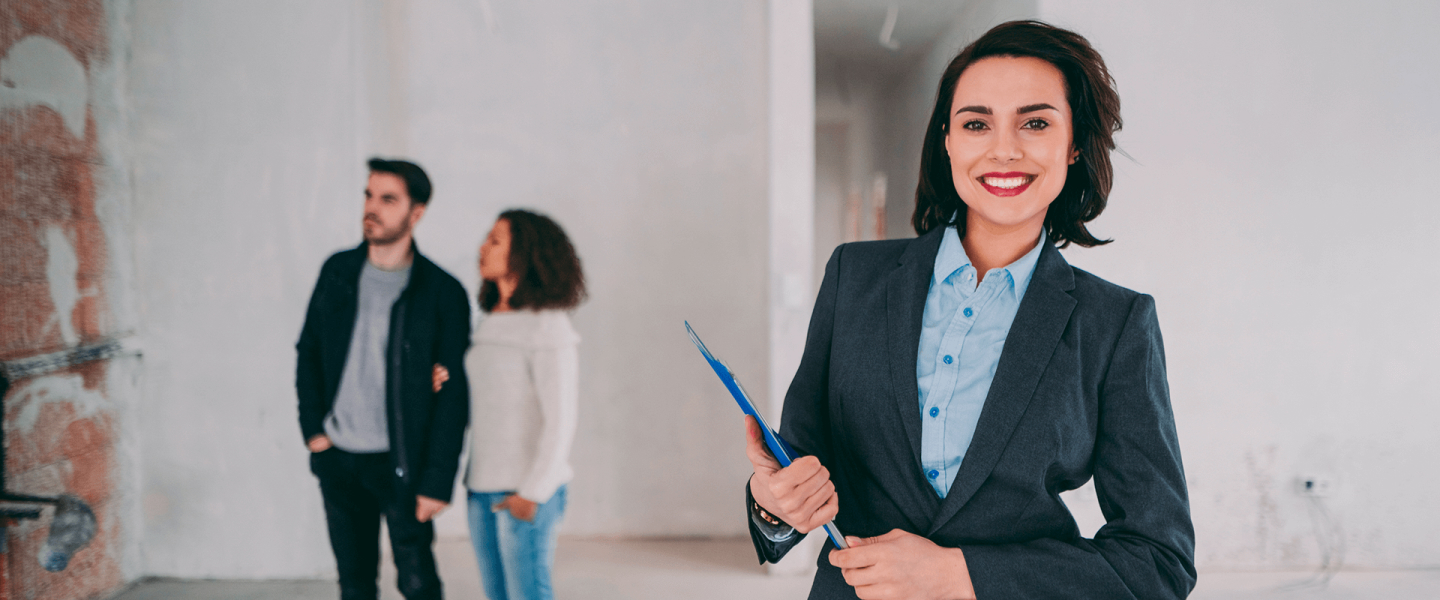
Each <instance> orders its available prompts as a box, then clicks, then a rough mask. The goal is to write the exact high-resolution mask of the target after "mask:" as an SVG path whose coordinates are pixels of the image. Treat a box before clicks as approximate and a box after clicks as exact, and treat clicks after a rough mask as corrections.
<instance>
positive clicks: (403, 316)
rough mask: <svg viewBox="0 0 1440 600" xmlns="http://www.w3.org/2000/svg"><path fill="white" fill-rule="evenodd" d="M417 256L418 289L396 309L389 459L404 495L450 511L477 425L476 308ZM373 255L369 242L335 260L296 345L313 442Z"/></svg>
mask: <svg viewBox="0 0 1440 600" xmlns="http://www.w3.org/2000/svg"><path fill="white" fill-rule="evenodd" d="M411 249H412V250H413V251H414V254H415V261H414V264H413V265H412V266H411V269H410V283H409V285H407V286H406V287H405V290H404V291H403V292H401V293H400V297H399V298H398V299H397V300H396V301H395V305H394V306H393V307H392V308H391V309H390V337H389V346H388V349H387V351H386V366H385V410H386V412H385V416H386V420H387V421H388V422H389V429H390V458H391V462H392V463H394V467H395V475H396V478H397V479H398V480H399V483H400V484H401V489H405V490H409V491H411V492H414V493H416V494H419V495H421V496H428V497H430V498H435V499H436V500H442V501H445V502H449V501H450V494H451V492H452V491H453V490H454V488H455V472H456V471H457V470H458V469H459V465H460V452H461V450H462V449H463V448H462V446H463V444H464V437H465V426H466V425H467V424H468V422H469V418H470V388H469V385H468V383H467V382H466V380H465V366H464V358H465V351H466V349H468V348H469V347H470V302H469V300H467V299H466V297H465V288H464V287H463V286H461V285H460V282H459V281H456V280H455V278H454V277H452V276H451V275H450V274H449V273H446V272H445V271H444V270H443V269H441V268H440V267H438V266H436V265H435V263H432V262H430V260H429V259H426V258H425V257H424V256H423V255H421V254H420V251H419V250H418V249H415V247H414V246H413V245H412V246H411ZM367 254H368V246H367V245H366V244H364V243H362V244H360V246H359V247H357V248H354V249H352V250H345V251H343V252H337V253H336V254H335V255H334V256H331V257H330V258H329V260H326V261H325V266H323V267H321V268H320V280H319V281H318V282H317V283H316V284H315V293H314V294H313V295H312V296H311V297H310V308H309V309H308V310H307V311H306V313H305V327H304V328H303V329H302V330H301V331H300V342H299V343H297V344H295V349H296V350H298V351H299V353H300V357H299V361H298V363H297V364H296V367H295V391H296V393H297V395H298V396H299V397H300V433H301V434H302V435H303V436H304V438H305V439H306V440H309V439H310V438H311V437H314V436H316V435H319V434H322V433H325V429H324V421H325V417H326V416H327V415H329V414H330V409H331V407H332V406H334V404H335V393H336V392H337V391H339V389H340V375H341V373H343V372H344V370H345V357H346V354H348V353H349V351H350V336H351V334H352V332H354V330H355V312H356V308H357V305H358V302H359V293H360V271H361V269H362V268H363V267H364V266H365V260H366V256H367ZM437 364H439V365H442V366H444V367H445V368H446V369H447V370H449V371H450V381H448V382H446V383H445V385H444V387H442V388H441V390H440V392H438V393H436V392H434V391H432V390H433V388H432V382H431V371H432V370H433V369H434V366H435V365H437Z"/></svg>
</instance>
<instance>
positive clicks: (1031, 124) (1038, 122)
mask: <svg viewBox="0 0 1440 600" xmlns="http://www.w3.org/2000/svg"><path fill="white" fill-rule="evenodd" d="M1049 126H1050V123H1049V122H1047V121H1046V120H1045V119H1030V120H1029V121H1026V122H1025V125H1024V128H1025V129H1037V130H1038V129H1044V128H1046V127H1049Z"/></svg>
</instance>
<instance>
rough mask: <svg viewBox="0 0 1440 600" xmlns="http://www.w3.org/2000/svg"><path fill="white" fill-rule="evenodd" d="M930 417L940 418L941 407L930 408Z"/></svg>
mask: <svg viewBox="0 0 1440 600" xmlns="http://www.w3.org/2000/svg"><path fill="white" fill-rule="evenodd" d="M930 416H932V417H938V416H940V407H938V406H932V407H930Z"/></svg>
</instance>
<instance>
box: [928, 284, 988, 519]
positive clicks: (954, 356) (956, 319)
mask: <svg viewBox="0 0 1440 600" xmlns="http://www.w3.org/2000/svg"><path fill="white" fill-rule="evenodd" d="M974 273H975V270H974V268H973V267H965V268H963V269H961V270H960V271H958V272H956V273H955V274H954V275H952V276H951V277H947V278H946V285H947V286H948V287H947V288H946V290H945V293H948V294H951V295H952V296H953V297H954V298H956V299H957V300H958V301H957V303H956V305H955V312H954V313H952V315H951V317H950V323H949V325H947V326H946V328H945V334H944V335H943V336H941V338H940V349H939V351H938V352H937V353H936V355H935V358H934V360H935V362H936V364H935V378H934V384H932V385H931V386H930V393H929V394H927V397H926V398H925V407H924V413H923V414H924V417H925V418H926V419H927V420H928V421H929V423H927V425H929V426H928V427H923V428H922V429H923V430H924V431H926V432H928V433H929V435H926V436H925V437H926V438H928V439H926V440H924V441H925V442H928V443H926V444H925V450H926V451H925V452H924V454H925V458H926V461H925V477H926V479H927V480H929V481H930V485H931V487H933V488H935V491H936V493H938V494H939V495H940V496H941V497H944V496H945V494H946V493H948V491H949V488H950V485H949V481H950V473H949V471H950V466H949V465H948V464H947V460H946V452H945V441H946V437H947V432H948V430H949V427H947V426H946V417H947V413H948V412H949V409H950V403H951V400H952V399H953V398H954V395H955V383H956V381H957V380H958V378H959V372H960V353H961V352H962V351H963V350H964V349H965V338H966V336H967V335H968V334H969V333H970V329H971V327H973V326H974V324H975V318H974V315H975V309H974V304H975V303H976V301H977V300H979V296H980V294H977V293H976V292H977V291H978V290H976V289H975V287H974V285H975V283H974V281H975V275H974ZM967 313H968V314H967Z"/></svg>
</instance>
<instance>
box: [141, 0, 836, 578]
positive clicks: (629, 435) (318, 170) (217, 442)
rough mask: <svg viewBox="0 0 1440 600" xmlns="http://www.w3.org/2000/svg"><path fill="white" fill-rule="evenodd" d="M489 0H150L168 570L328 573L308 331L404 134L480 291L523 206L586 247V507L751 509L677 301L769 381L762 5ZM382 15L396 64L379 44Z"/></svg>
mask: <svg viewBox="0 0 1440 600" xmlns="http://www.w3.org/2000/svg"><path fill="white" fill-rule="evenodd" d="M484 9H485V6H483V5H482V4H478V3H471V2H463V3H462V2H444V3H419V4H413V5H410V7H409V9H408V11H407V12H406V13H405V15H404V29H403V31H399V32H396V31H393V24H387V23H384V22H378V21H376V20H375V19H379V18H381V17H379V16H378V15H384V14H388V13H387V12H386V11H387V10H389V9H388V8H387V7H386V6H384V5H379V4H376V3H374V2H371V3H358V4H357V3H350V2H340V1H331V2H308V3H301V4H294V3H288V2H271V3H261V4H260V5H258V6H257V5H254V4H253V3H238V2H232V3H201V4H194V3H179V2H161V1H159V0H155V1H141V2H138V3H137V4H136V6H135V11H134V20H133V21H134V25H133V27H134V33H133V35H134V40H135V43H134V46H135V48H134V58H133V63H132V64H133V67H132V70H131V73H130V77H131V80H130V89H131V90H132V93H133V103H134V128H135V130H136V133H135V139H136V159H135V161H136V167H135V171H134V172H135V189H136V199H137V203H138V206H139V208H138V214H137V221H138V224H137V228H136V229H137V242H136V248H137V250H136V254H137V263H138V264H139V266H140V276H141V279H142V281H141V285H140V295H141V304H142V312H143V320H144V331H145V346H146V349H147V356H146V363H147V373H146V394H147V399H146V404H145V407H144V415H143V416H144V418H143V419H142V423H141V424H140V428H141V439H142V440H143V457H144V458H143V463H144V473H145V508H146V512H145V550H144V556H145V570H146V572H147V573H149V574H155V575H170V576H187V577H240V578H250V577H257V578H274V577H311V576H324V575H326V574H327V573H329V572H331V569H332V568H333V567H332V564H333V563H332V559H331V558H330V551H329V548H328V543H327V539H326V535H325V531H324V525H323V513H322V510H321V507H320V504H319V493H318V489H317V488H316V485H315V482H314V479H313V477H312V476H311V475H310V474H309V473H308V472H307V470H306V455H305V452H304V450H303V447H302V446H301V442H300V439H299V433H298V428H297V425H296V423H295V418H296V417H295V408H294V406H295V395H294V391H293V386H292V381H293V371H294V360H295V358H294V357H295V354H294V350H293V344H294V341H295V339H296V337H297V336H298V333H299V330H300V325H301V321H302V318H303V311H304V308H305V303H306V301H307V299H308V297H309V294H310V292H311V289H312V287H313V285H314V282H315V277H316V275H317V273H318V270H319V266H320V263H321V262H322V261H323V260H324V259H325V257H326V256H328V255H329V254H330V253H331V252H333V251H335V250H337V249H341V248H344V247H348V246H351V245H353V244H355V243H357V242H358V241H359V235H358V233H359V231H358V224H359V218H360V202H359V201H360V192H361V189H362V186H363V182H364V163H363V160H364V158H365V157H367V156H368V155H370V154H371V153H372V152H392V151H397V150H394V149H397V148H398V149H402V150H403V149H405V148H408V149H409V151H408V152H409V156H410V157H412V158H414V159H415V160H416V161H417V162H418V163H420V164H421V165H422V166H424V167H425V168H426V169H427V170H428V171H429V173H430V175H431V177H432V179H433V180H434V182H435V186H436V193H435V197H434V199H433V201H432V206H431V208H430V210H429V212H428V214H427V216H426V219H425V220H424V221H423V222H422V223H421V225H420V227H419V230H418V234H417V235H418V240H419V243H420V247H421V250H422V251H423V252H425V253H427V255H428V256H430V257H431V258H432V259H434V260H435V261H436V262H438V263H439V264H441V265H442V266H443V267H445V268H446V269H448V270H450V271H451V272H452V273H453V274H455V275H456V276H457V277H459V278H460V279H461V281H462V282H464V283H465V284H466V286H467V289H469V290H470V291H471V292H472V293H473V292H474V291H475V290H476V289H477V287H478V286H477V283H478V282H477V278H478V275H477V273H476V269H475V267H474V265H475V251H476V248H477V247H478V245H479V243H480V241H481V238H482V237H483V235H484V232H485V231H486V230H488V228H489V227H490V224H491V222H492V221H493V219H494V217H495V215H496V214H497V213H498V212H499V211H500V210H502V209H504V208H508V207H511V206H525V207H531V208H535V209H538V210H541V211H544V212H547V213H549V214H550V215H551V216H553V217H555V218H556V219H557V220H558V221H559V222H560V223H561V224H562V225H563V226H565V227H566V228H567V230H568V231H569V233H570V234H571V235H572V237H573V239H574V241H575V244H576V247H577V249H578V251H579V253H580V256H581V258H582V260H583V261H584V264H585V268H586V272H587V275H588V277H589V284H590V293H591V300H590V302H589V303H587V304H585V305H584V306H583V307H582V308H581V309H580V310H579V311H578V312H577V313H576V315H575V324H576V327H577V329H578V330H579V331H580V333H581V335H582V336H583V337H584V339H585V340H586V341H585V343H584V344H582V346H581V365H582V367H581V368H582V372H581V386H582V390H583V392H582V398H581V415H580V427H579V432H578V436H577V440H576V445H575V449H574V453H573V455H572V459H573V463H574V465H575V469H576V471H577V477H576V479H575V481H574V482H572V484H571V497H570V498H571V499H570V508H569V514H568V515H567V518H566V523H565V526H564V529H565V531H567V532H569V533H578V534H600V535H742V534H743V533H744V527H745V522H744V520H743V518H744V517H743V515H744V512H743V506H742V503H741V500H740V498H739V494H740V486H742V485H743V483H744V478H745V476H746V475H747V474H748V473H749V463H748V462H747V461H746V460H745V458H744V454H743V443H742V440H743V438H742V435H743V434H742V430H741V425H740V418H739V415H738V412H737V411H736V410H735V406H734V404H733V402H732V401H731V400H730V399H729V397H728V395H727V394H726V393H725V391H724V389H723V387H722V386H720V385H719V383H718V382H717V381H715V380H714V375H713V374H712V373H710V372H709V371H708V370H707V369H706V366H705V364H704V362H703V360H701V358H700V357H699V355H698V354H697V353H696V352H695V350H694V348H693V347H692V346H691V345H690V343H689V341H688V339H687V338H686V336H685V335H684V332H683V328H682V326H681V321H682V320H683V319H690V321H691V322H692V323H693V324H694V325H695V327H696V329H697V330H698V331H700V332H701V333H702V334H703V335H704V336H705V338H706V341H707V342H708V343H709V344H710V345H711V347H712V348H714V349H715V350H716V351H717V352H719V353H720V354H721V355H722V356H724V357H725V358H726V359H727V360H728V361H730V364H731V365H732V366H733V367H734V368H735V370H736V372H738V373H740V374H741V376H742V377H743V378H744V379H746V380H747V381H750V382H752V386H753V388H754V389H752V391H753V392H756V393H758V394H759V395H760V398H759V399H760V400H761V401H762V402H763V401H765V400H766V398H765V396H767V395H768V394H767V393H766V392H767V386H766V385H765V382H766V381H768V378H769V369H768V366H769V362H768V361H769V351H768V348H769V336H768V331H769V329H768V320H767V306H768V305H769V302H770V300H769V298H770V295H769V294H770V292H769V287H768V285H769V276H768V274H769V266H768V265H769V258H768V256H769V244H768V241H769V235H770V234H769V230H768V227H767V218H766V214H767V210H768V206H769V204H768V199H767V196H768V187H767V173H768V168H767V155H768V143H767V139H768V120H767V117H766V115H767V111H768V100H767V97H768V96H767V90H768V83H767V78H766V73H767V61H768V55H767V53H766V50H765V48H766V43H767V42H766V40H767V36H766V31H767V29H766V22H767V12H766V5H765V4H764V3H762V2H755V1H749V2H729V3H706V4H703V5H702V4H695V5H690V4H676V3H670V2H643V3H634V4H626V5H615V4H613V3H598V2H597V3H591V4H587V5H576V4H574V3H542V4H526V5H516V4H509V3H506V4H501V3H494V4H493V5H491V6H490V9H491V10H490V11H488V12H487V11H485V10H484ZM276 15H284V18H276ZM487 15H488V16H487ZM386 36H398V37H399V38H402V39H406V40H408V42H407V44H406V46H405V52H404V56H403V57H401V59H403V61H404V64H405V68H404V69H402V70H401V72H402V73H404V77H403V78H401V79H400V80H398V81H397V80H396V79H395V78H394V77H393V76H392V75H393V73H392V72H390V71H386V70H385V69H389V67H387V66H386V65H385V64H384V61H380V60H378V59H377V60H374V61H369V60H367V59H370V58H374V54H373V52H372V51H371V50H370V49H369V48H370V45H372V44H384V43H385V42H384V41H383V40H384V39H387V38H386ZM386 56H387V57H388V59H395V57H394V56H393V55H390V54H386ZM376 69H381V70H380V71H377V70H376ZM377 82H381V83H377ZM391 84H393V85H399V86H403V87H404V90H403V93H399V92H391V91H387V92H386V93H385V94H384V97H382V98H377V97H376V95H377V94H378V92H376V91H375V90H376V88H377V87H380V88H383V87H384V86H385V85H391ZM397 107H399V108H397ZM397 111H399V112H397ZM383 115H396V117H395V118H396V119H399V120H401V121H403V126H402V127H399V128H398V130H397V127H396V126H395V125H394V124H393V123H391V122H389V121H383V120H378V119H380V117H381V116H383ZM807 135H808V134H807ZM807 261H808V259H807ZM806 264H807V265H808V262H807V263H806ZM806 308H807V310H808V306H807V307H806ZM440 530H441V534H442V535H451V536H456V535H464V528H463V514H462V511H461V510H458V509H452V510H451V511H449V512H448V513H447V514H446V515H444V517H443V518H442V521H441V523H440Z"/></svg>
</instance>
